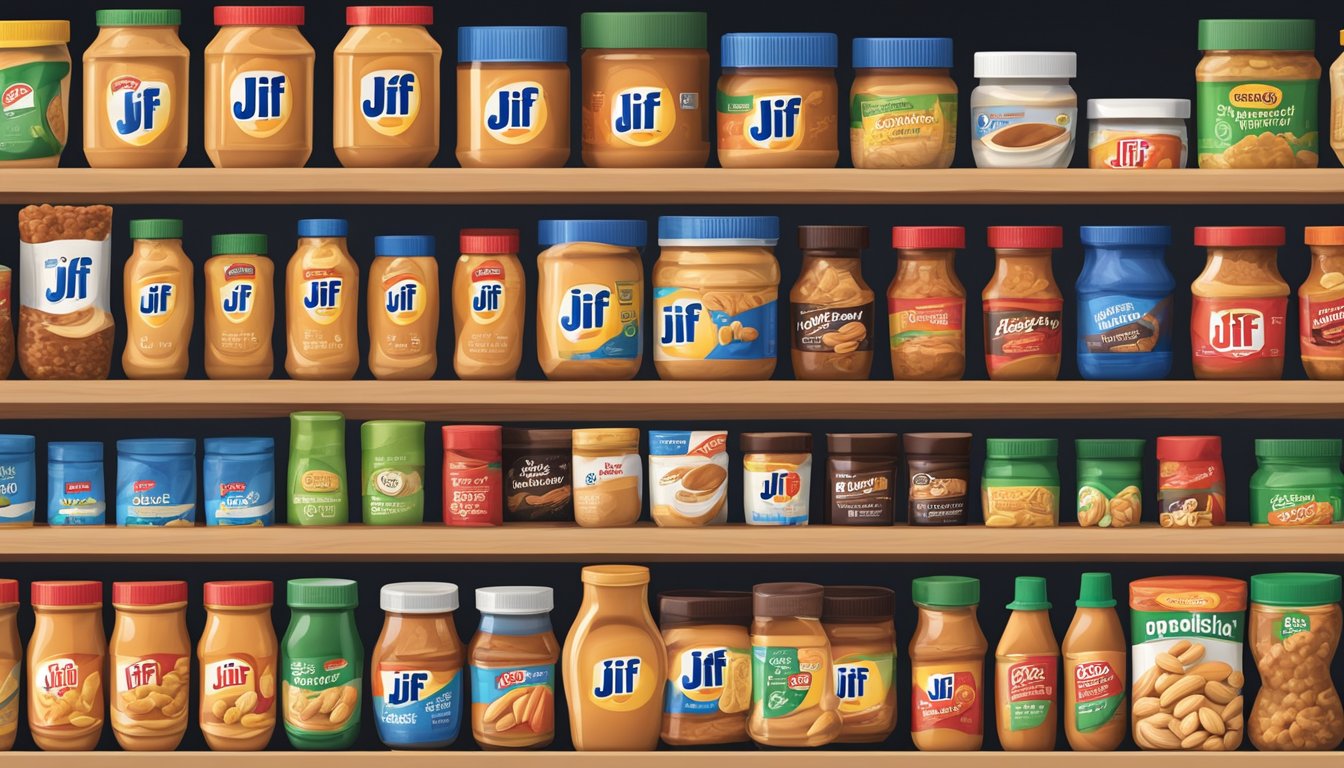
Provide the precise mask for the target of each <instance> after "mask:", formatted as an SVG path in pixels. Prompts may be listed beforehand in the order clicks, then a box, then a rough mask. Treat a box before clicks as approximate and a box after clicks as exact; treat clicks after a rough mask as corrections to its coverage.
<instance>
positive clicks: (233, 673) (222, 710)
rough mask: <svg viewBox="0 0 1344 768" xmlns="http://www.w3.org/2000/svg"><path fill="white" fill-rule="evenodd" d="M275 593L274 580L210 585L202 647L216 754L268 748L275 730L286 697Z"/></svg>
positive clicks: (208, 734)
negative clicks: (280, 687)
mask: <svg viewBox="0 0 1344 768" xmlns="http://www.w3.org/2000/svg"><path fill="white" fill-rule="evenodd" d="M274 592H275V585H274V584H272V583H271V582H269V581H208V582H206V583H205V631H204V632H202V633H201V640H200V642H199V643H198V644H197V645H196V655H197V657H198V658H199V659H200V665H201V734H202V735H203V736H205V743H206V744H207V745H208V746H209V747H210V748H211V749H213V750H215V751H216V752H253V751H257V750H261V749H265V748H266V745H268V744H270V742H271V734H272V733H273V732H274V731H275V713H276V711H277V710H278V709H279V708H280V699H279V698H278V697H277V696H276V692H277V689H276V674H277V671H276V670H277V661H278V659H277V653H278V651H279V644H278V643H277V642H276V639H275V625H274V624H272V623H271V602H272V600H273V595H274ZM244 710H246V711H244ZM230 721H232V722H230Z"/></svg>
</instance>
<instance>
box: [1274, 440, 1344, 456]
mask: <svg viewBox="0 0 1344 768" xmlns="http://www.w3.org/2000/svg"><path fill="white" fill-rule="evenodd" d="M1341 455H1344V440H1256V441H1255V456H1256V458H1259V459H1330V458H1334V459H1338V458H1339V457H1340V456H1341Z"/></svg>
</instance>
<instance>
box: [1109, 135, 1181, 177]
mask: <svg viewBox="0 0 1344 768" xmlns="http://www.w3.org/2000/svg"><path fill="white" fill-rule="evenodd" d="M1087 144H1088V149H1087V167H1089V168H1100V169H1103V170H1108V169H1109V170H1149V169H1154V168H1161V169H1165V168H1184V167H1185V163H1184V157H1185V141H1183V140H1182V139H1181V137H1180V136H1178V135H1176V134H1171V133H1139V132H1136V131H1097V130H1093V131H1092V133H1091V134H1089V135H1088V141H1087Z"/></svg>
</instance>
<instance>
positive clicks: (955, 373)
mask: <svg viewBox="0 0 1344 768" xmlns="http://www.w3.org/2000/svg"><path fill="white" fill-rule="evenodd" d="M891 247H893V248H895V249H896V276H895V277H893V278H892V279H891V285H889V286H887V320H888V321H889V327H888V331H889V333H890V335H891V373H892V377H893V378H894V379H896V380H897V381H955V380H957V379H960V378H961V376H962V374H963V373H965V371H966V287H965V286H963V285H962V284H961V280H959V279H957V270H956V265H955V262H956V257H957V253H956V252H957V251H958V250H961V249H963V248H965V247H966V229H965V228H964V227H892V228H891Z"/></svg>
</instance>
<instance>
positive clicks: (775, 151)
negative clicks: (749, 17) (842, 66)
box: [715, 32, 840, 168]
mask: <svg viewBox="0 0 1344 768" xmlns="http://www.w3.org/2000/svg"><path fill="white" fill-rule="evenodd" d="M722 46H723V53H722V65H723V75H722V76H721V77H720V78H719V83H718V96H717V98H716V100H715V102H716V110H717V112H718V139H719V142H718V148H719V165H721V166H723V167H724V168H833V167H835V163H836V161H837V160H839V159H840V149H839V129H838V125H837V124H838V122H839V118H838V116H837V114H838V112H839V87H838V86H837V85H836V82H835V68H836V61H837V53H836V49H837V47H838V46H837V42H836V36H835V35H834V34H832V33H830V32H780V33H775V32H769V33H733V34H728V35H724V36H723V42H722Z"/></svg>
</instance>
